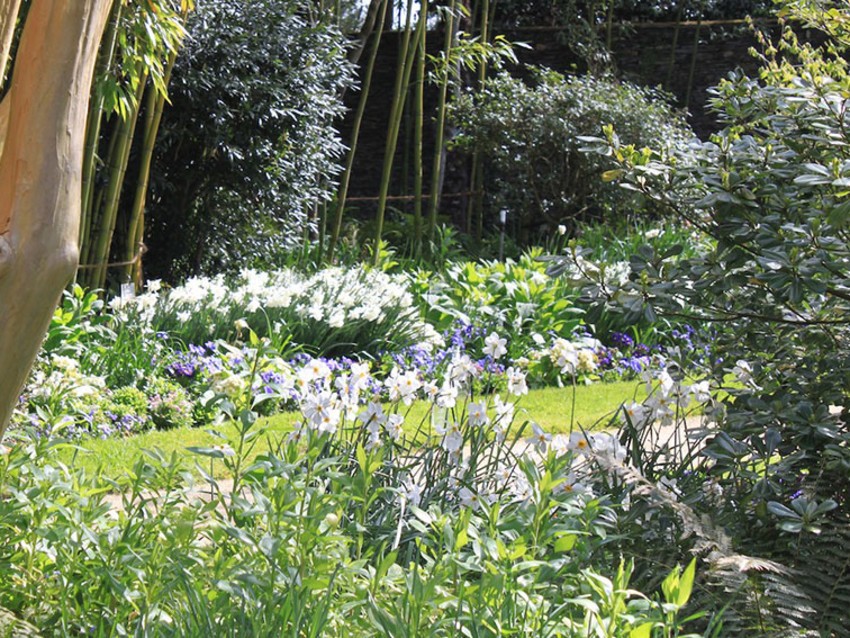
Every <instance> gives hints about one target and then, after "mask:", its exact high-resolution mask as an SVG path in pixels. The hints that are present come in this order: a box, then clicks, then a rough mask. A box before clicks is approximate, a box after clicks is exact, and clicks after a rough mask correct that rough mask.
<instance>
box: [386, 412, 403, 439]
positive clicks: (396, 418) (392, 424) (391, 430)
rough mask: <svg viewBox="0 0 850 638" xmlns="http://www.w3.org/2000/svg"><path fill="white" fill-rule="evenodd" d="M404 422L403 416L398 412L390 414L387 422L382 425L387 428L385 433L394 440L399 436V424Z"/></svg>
mask: <svg viewBox="0 0 850 638" xmlns="http://www.w3.org/2000/svg"><path fill="white" fill-rule="evenodd" d="M403 424H404V417H403V416H402V415H400V414H391V415H390V416H389V417H387V422H386V425H385V426H384V427H386V428H387V434H389V435H390V438H391V439H393V440H394V441H398V440H399V439H400V438H401V426H402V425H403Z"/></svg>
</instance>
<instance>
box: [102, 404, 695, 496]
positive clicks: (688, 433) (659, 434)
mask: <svg viewBox="0 0 850 638" xmlns="http://www.w3.org/2000/svg"><path fill="white" fill-rule="evenodd" d="M704 434H705V431H704V430H703V429H702V423H701V419H700V417H688V418H687V419H686V420H685V422H684V424H682V423H680V424H678V426H677V425H669V426H661V425H659V424H656V428H655V429H654V431H653V435H652V438H651V443H652V445H653V446H655V447H657V448H658V449H661V448H663V447H664V446H667V447H668V448H673V447H678V446H684V445H685V442H686V440H687V439H688V438H690V439H691V440H695V439H703V438H704ZM552 438H553V445H558V444H560V445H562V446H566V443H567V440H568V438H569V437H568V436H567V435H566V434H555V435H554V436H553V437H552ZM525 445H526V446H527V447H526V448H525V449H522V450H520V453H522V452H524V451H526V450H530V451H531V452H532V453H534V454H536V452H534V450H533V447H532V445H531V444H530V443H525ZM217 486H218V490H219V491H220V492H221V493H222V494H230V493H232V492H233V479H226V478H225V479H219V480H218V481H217ZM213 494H214V492H213V491H212V490H211V487H210V485H209V484H208V483H201V482H198V483H197V484H196V485H195V486H193V487H192V488H191V489H190V490H189V492H188V493H187V495H186V501H187V502H192V501H193V500H195V499H200V500H203V501H209V500H210V499H211V497H212V495H213ZM104 500H105V502H106V503H108V504H109V505H110V507H111V508H112V509H113V510H115V511H118V510H121V509H122V508H123V496H122V495H121V494H119V493H115V492H110V493H109V494H107V495H106V496H105V498H104Z"/></svg>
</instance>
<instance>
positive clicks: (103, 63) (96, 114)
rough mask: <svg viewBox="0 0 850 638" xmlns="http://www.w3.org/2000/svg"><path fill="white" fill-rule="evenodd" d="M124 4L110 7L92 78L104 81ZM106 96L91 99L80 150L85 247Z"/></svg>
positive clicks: (97, 93) (82, 236)
mask: <svg viewBox="0 0 850 638" xmlns="http://www.w3.org/2000/svg"><path fill="white" fill-rule="evenodd" d="M123 6H124V5H123V3H122V2H120V1H116V2H114V3H113V5H112V14H111V15H110V16H109V22H107V26H106V32H105V33H104V34H103V40H102V41H101V47H100V51H99V52H98V56H97V66H96V67H95V73H94V77H95V78H102V77H105V76H106V74H107V73H108V72H109V67H110V66H111V65H112V61H113V59H114V58H115V49H116V43H117V42H118V25H119V23H120V21H121V10H122V8H123ZM105 101H106V95H104V93H103V91H102V90H99V91H97V92H96V93H95V95H94V96H93V99H92V100H91V102H90V104H89V116H88V125H87V128H86V141H85V147H84V150H83V195H82V210H81V215H80V245H81V246H83V245H85V244H86V241H85V240H86V238H87V237H88V236H89V233H90V231H91V216H92V207H93V204H94V190H95V189H94V175H95V170H96V166H97V144H98V141H99V140H100V130H101V127H102V125H103V118H104V116H105V113H104V112H103V106H104V103H105Z"/></svg>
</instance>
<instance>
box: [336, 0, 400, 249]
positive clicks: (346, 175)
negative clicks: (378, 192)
mask: <svg viewBox="0 0 850 638" xmlns="http://www.w3.org/2000/svg"><path fill="white" fill-rule="evenodd" d="M389 5H390V1H389V0H383V6H382V7H381V13H380V17H379V18H378V26H377V29H376V31H375V40H374V43H373V44H372V50H371V51H370V52H369V61H368V63H367V65H366V76H365V77H364V78H363V89H362V91H361V93H360V100H359V101H358V102H357V112H356V113H355V115H354V126H353V128H352V132H351V144H350V147H349V151H348V157H347V159H346V162H345V171H344V172H343V174H342V179H341V180H340V184H339V192H338V194H337V206H336V212H335V215H334V220H333V223H332V225H331V238H330V241H329V242H328V256H327V260H328V262H331V263H332V262H333V260H334V254H335V252H336V246H337V243H338V242H339V234H340V232H341V230H342V218H343V216H344V214H345V201H346V199H347V197H348V187H349V185H350V184H351V172H352V170H353V168H354V155H355V153H356V152H357V142H358V140H359V138H360V127H361V125H362V124H363V115H364V113H365V112H366V101H367V100H368V99H369V89H370V88H371V86H372V75H373V73H374V71H375V60H376V59H377V57H378V47H379V46H380V44H381V35H382V34H383V32H384V23H385V22H386V19H387V13H388V7H389Z"/></svg>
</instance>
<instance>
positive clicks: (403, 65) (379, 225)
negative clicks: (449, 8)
mask: <svg viewBox="0 0 850 638" xmlns="http://www.w3.org/2000/svg"><path fill="white" fill-rule="evenodd" d="M412 12H413V3H412V2H411V3H408V5H407V28H406V29H405V34H404V41H403V43H402V45H401V50H400V52H399V53H400V55H399V65H398V72H397V73H396V82H395V87H394V90H393V104H392V108H391V109H390V121H389V132H388V134H387V140H386V145H385V147H384V164H383V167H382V172H381V188H380V191H379V193H378V211H377V213H376V215H375V239H374V252H373V256H372V264H373V265H374V266H377V265H378V264H379V263H380V261H381V251H380V248H381V237H382V235H383V231H384V216H385V213H386V210H387V197H388V195H389V190H390V181H391V178H392V168H393V159H394V156H395V151H396V147H397V145H398V133H399V129H400V128H401V120H402V115H403V114H404V101H405V95H406V94H407V87H408V86H409V85H410V74H411V72H412V71H413V60H414V58H415V56H414V55H413V49H412V47H411V21H412V17H411V16H412ZM425 23H426V19H425V16H424V15H420V16H419V23H418V25H417V27H416V28H417V38H416V39H415V40H414V43H415V42H417V41H418V38H419V30H421V29H424V28H425Z"/></svg>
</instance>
